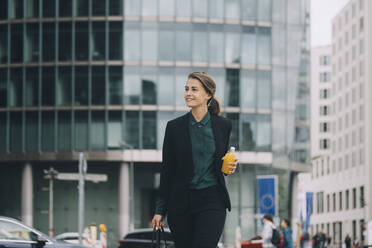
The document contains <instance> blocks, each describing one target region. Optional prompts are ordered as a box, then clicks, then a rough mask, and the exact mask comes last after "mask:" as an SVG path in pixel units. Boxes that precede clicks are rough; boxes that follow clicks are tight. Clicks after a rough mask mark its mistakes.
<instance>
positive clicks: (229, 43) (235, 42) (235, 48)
mask: <svg viewBox="0 0 372 248" xmlns="http://www.w3.org/2000/svg"><path fill="white" fill-rule="evenodd" d="M225 53H226V54H225V56H226V57H225V59H226V63H228V64H231V63H240V35H239V33H231V32H227V33H226V44H225Z"/></svg>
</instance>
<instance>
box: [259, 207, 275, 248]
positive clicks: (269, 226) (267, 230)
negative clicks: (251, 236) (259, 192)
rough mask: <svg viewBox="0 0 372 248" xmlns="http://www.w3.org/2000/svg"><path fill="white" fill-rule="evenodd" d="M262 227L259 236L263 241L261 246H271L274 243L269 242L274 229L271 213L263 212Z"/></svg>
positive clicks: (270, 247) (268, 247)
mask: <svg viewBox="0 0 372 248" xmlns="http://www.w3.org/2000/svg"><path fill="white" fill-rule="evenodd" d="M263 222H264V228H263V230H262V233H261V235H260V236H261V238H262V241H263V244H262V247H264V248H272V247H274V245H273V244H272V243H271V238H272V236H273V229H275V225H274V220H273V216H272V215H271V214H265V215H264V217H263Z"/></svg>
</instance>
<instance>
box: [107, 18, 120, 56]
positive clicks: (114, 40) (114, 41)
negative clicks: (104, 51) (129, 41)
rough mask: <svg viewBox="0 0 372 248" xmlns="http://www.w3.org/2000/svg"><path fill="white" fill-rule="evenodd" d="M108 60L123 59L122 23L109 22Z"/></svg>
mask: <svg viewBox="0 0 372 248" xmlns="http://www.w3.org/2000/svg"><path fill="white" fill-rule="evenodd" d="M109 28H110V33H109V35H110V36H109V60H122V59H123V23H122V22H110V27H109Z"/></svg>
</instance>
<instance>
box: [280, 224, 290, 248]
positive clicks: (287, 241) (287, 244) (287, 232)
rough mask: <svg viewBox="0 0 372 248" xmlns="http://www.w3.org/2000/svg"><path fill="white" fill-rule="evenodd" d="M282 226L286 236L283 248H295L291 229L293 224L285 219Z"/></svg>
mask: <svg viewBox="0 0 372 248" xmlns="http://www.w3.org/2000/svg"><path fill="white" fill-rule="evenodd" d="M281 226H282V228H283V236H284V237H283V238H284V240H283V245H282V248H293V241H292V230H291V228H290V226H291V224H290V222H289V220H287V219H283V220H282V223H281Z"/></svg>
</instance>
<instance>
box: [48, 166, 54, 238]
mask: <svg viewBox="0 0 372 248" xmlns="http://www.w3.org/2000/svg"><path fill="white" fill-rule="evenodd" d="M51 170H53V167H52V168H50V172H51ZM53 190H54V189H53V175H51V177H50V179H49V237H53V218H54V216H53V211H54V206H53Z"/></svg>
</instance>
